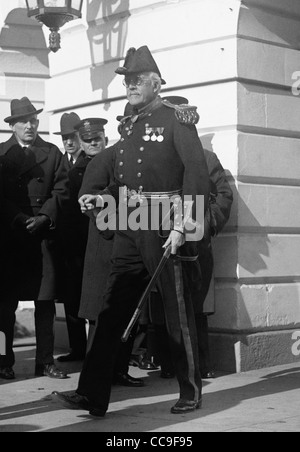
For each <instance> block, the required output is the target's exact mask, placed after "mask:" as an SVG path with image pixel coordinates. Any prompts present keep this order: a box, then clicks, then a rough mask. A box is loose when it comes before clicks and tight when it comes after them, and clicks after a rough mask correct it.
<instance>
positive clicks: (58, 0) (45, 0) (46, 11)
mask: <svg viewBox="0 0 300 452" xmlns="http://www.w3.org/2000/svg"><path fill="white" fill-rule="evenodd" d="M82 4H83V0H26V5H27V10H28V17H34V18H35V19H36V20H38V21H39V22H42V23H43V24H44V25H46V26H47V27H48V28H50V31H51V34H50V49H51V50H52V52H57V51H58V50H59V49H60V34H59V29H60V28H61V27H63V26H64V25H65V24H66V23H67V22H70V21H71V20H74V19H80V18H81V17H82V14H81V11H82Z"/></svg>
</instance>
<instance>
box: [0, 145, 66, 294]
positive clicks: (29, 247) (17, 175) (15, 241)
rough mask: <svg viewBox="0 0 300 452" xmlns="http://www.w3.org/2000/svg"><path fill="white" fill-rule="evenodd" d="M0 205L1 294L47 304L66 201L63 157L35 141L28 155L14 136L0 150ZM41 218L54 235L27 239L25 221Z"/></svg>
mask: <svg viewBox="0 0 300 452" xmlns="http://www.w3.org/2000/svg"><path fill="white" fill-rule="evenodd" d="M0 157H3V159H2V175H3V192H4V202H3V205H2V206H1V217H2V219H3V222H4V225H5V228H6V240H5V244H4V247H3V250H2V251H3V253H2V256H3V257H2V256H1V258H3V259H4V261H5V269H6V275H5V278H4V284H2V285H1V288H0V291H4V293H5V294H6V296H7V294H9V296H14V297H17V298H18V299H19V300H32V299H39V300H51V299H54V298H55V295H56V274H55V263H56V250H55V241H54V234H55V232H54V229H55V225H56V223H57V221H58V216H59V212H60V209H61V208H62V207H63V204H64V202H65V200H66V198H67V174H66V171H65V169H64V166H63V162H62V154H61V152H60V151H59V149H58V148H57V147H56V146H54V145H53V144H51V143H46V142H45V141H43V140H42V139H41V138H40V137H39V136H38V137H37V139H36V141H35V143H34V145H33V146H31V148H30V149H29V150H28V153H27V154H26V153H25V152H24V150H22V149H21V148H20V146H19V144H18V142H17V140H16V138H15V137H14V136H12V137H11V139H10V140H9V141H8V142H6V143H2V144H0ZM39 214H43V215H47V216H48V217H49V218H50V219H51V221H52V231H49V232H47V233H44V234H43V235H40V236H38V237H31V236H30V235H29V234H28V233H27V232H26V231H25V230H24V226H23V224H24V221H26V219H28V218H30V217H32V216H36V215H39Z"/></svg>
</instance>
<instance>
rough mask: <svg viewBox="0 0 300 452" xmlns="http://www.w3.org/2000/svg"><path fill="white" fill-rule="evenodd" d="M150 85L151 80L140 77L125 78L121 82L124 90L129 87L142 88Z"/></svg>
mask: <svg viewBox="0 0 300 452" xmlns="http://www.w3.org/2000/svg"><path fill="white" fill-rule="evenodd" d="M150 83H151V80H150V79H149V78H145V77H143V76H142V75H137V76H135V77H125V79H124V80H123V85H124V86H125V87H126V88H129V87H130V86H131V85H133V86H142V85H149V84H150Z"/></svg>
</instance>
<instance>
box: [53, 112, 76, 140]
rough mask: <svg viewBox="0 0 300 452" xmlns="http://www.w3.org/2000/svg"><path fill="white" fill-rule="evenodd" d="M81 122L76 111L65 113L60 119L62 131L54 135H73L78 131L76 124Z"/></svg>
mask: <svg viewBox="0 0 300 452" xmlns="http://www.w3.org/2000/svg"><path fill="white" fill-rule="evenodd" d="M79 123H80V118H79V116H78V115H77V114H76V113H73V112H72V113H64V114H63V115H62V117H61V120H60V132H56V133H54V135H62V136H64V135H72V134H73V133H75V132H77V130H76V126H77V125H78V124H79Z"/></svg>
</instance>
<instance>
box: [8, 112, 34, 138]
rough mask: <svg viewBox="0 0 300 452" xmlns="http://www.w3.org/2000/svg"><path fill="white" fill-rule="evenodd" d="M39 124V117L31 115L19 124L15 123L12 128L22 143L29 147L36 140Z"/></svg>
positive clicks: (20, 120) (19, 121)
mask: <svg viewBox="0 0 300 452" xmlns="http://www.w3.org/2000/svg"><path fill="white" fill-rule="evenodd" d="M39 123H40V122H39V120H38V119H37V115H31V116H27V117H25V118H22V119H19V120H18V122H15V123H14V124H12V125H11V126H10V127H11V129H12V131H13V132H14V134H15V136H16V137H17V138H18V140H19V141H20V142H21V143H23V144H24V145H29V144H33V143H34V142H35V140H36V137H37V133H38V127H39Z"/></svg>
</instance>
